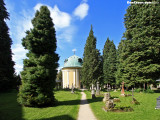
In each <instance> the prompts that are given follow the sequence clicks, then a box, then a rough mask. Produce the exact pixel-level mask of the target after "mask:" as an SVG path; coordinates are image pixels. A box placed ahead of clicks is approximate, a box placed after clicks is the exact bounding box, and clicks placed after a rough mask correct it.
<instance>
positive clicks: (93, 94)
mask: <svg viewBox="0 0 160 120" xmlns="http://www.w3.org/2000/svg"><path fill="white" fill-rule="evenodd" d="M91 95H92V96H91V97H92V99H94V98H95V97H96V96H95V91H94V85H93V84H92V92H91Z"/></svg>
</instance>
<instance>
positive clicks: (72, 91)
mask: <svg viewBox="0 0 160 120" xmlns="http://www.w3.org/2000/svg"><path fill="white" fill-rule="evenodd" d="M71 93H72V94H74V87H73V83H72V90H71Z"/></svg>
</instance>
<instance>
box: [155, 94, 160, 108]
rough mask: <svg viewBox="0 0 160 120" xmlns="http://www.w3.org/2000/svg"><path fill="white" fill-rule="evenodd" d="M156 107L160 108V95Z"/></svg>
mask: <svg viewBox="0 0 160 120" xmlns="http://www.w3.org/2000/svg"><path fill="white" fill-rule="evenodd" d="M155 109H160V96H159V98H157V106H156V108H155Z"/></svg>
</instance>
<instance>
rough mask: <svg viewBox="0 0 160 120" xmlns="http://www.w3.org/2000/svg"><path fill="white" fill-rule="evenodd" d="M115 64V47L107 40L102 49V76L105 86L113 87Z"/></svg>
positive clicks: (114, 82)
mask: <svg viewBox="0 0 160 120" xmlns="http://www.w3.org/2000/svg"><path fill="white" fill-rule="evenodd" d="M116 62H117V61H116V47H115V45H114V43H113V41H110V40H109V38H107V41H106V43H105V45H104V49H103V74H104V83H105V84H110V85H112V86H115V84H116V81H115V72H116Z"/></svg>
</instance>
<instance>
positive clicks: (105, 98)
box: [103, 92, 111, 102]
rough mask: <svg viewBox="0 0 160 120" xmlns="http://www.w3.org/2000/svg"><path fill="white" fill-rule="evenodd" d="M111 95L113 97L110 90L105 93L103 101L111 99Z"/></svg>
mask: <svg viewBox="0 0 160 120" xmlns="http://www.w3.org/2000/svg"><path fill="white" fill-rule="evenodd" d="M110 97H111V96H110V93H109V92H107V93H104V98H103V102H106V101H109V99H110Z"/></svg>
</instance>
